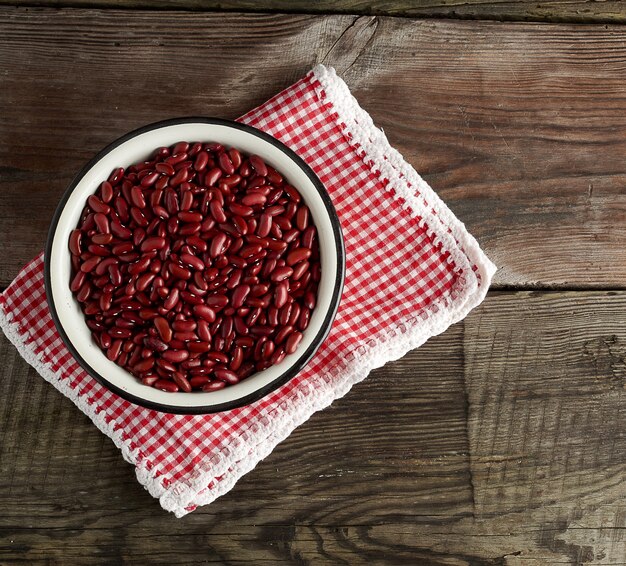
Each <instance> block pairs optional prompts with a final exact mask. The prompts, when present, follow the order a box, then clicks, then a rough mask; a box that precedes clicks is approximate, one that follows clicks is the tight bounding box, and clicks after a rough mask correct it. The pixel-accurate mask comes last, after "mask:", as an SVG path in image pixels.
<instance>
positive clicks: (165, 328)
mask: <svg viewBox="0 0 626 566" xmlns="http://www.w3.org/2000/svg"><path fill="white" fill-rule="evenodd" d="M154 327H155V328H156V330H157V332H158V333H159V336H160V337H161V340H163V342H165V343H167V342H170V341H171V340H172V329H171V328H170V326H169V324H168V322H167V319H165V318H163V317H162V316H158V317H156V318H155V319H154Z"/></svg>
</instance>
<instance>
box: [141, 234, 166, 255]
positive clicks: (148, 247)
mask: <svg viewBox="0 0 626 566" xmlns="http://www.w3.org/2000/svg"><path fill="white" fill-rule="evenodd" d="M165 244H166V241H165V238H160V237H158V236H153V237H150V238H146V239H145V240H144V241H143V242H142V243H141V251H142V252H151V251H153V250H161V249H163V248H164V247H165Z"/></svg>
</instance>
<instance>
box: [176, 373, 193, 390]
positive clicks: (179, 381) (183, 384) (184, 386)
mask: <svg viewBox="0 0 626 566" xmlns="http://www.w3.org/2000/svg"><path fill="white" fill-rule="evenodd" d="M172 379H173V380H174V383H175V384H176V385H177V386H178V387H179V389H181V390H182V391H185V392H186V393H190V392H191V384H190V383H189V381H188V380H187V378H186V377H185V376H184V375H183V374H182V373H181V372H179V371H175V372H174V373H173V374H172Z"/></svg>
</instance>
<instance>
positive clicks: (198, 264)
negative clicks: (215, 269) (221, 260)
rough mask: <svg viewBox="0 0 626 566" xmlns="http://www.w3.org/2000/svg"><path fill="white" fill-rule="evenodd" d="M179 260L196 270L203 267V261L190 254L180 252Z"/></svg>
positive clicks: (200, 269)
mask: <svg viewBox="0 0 626 566" xmlns="http://www.w3.org/2000/svg"><path fill="white" fill-rule="evenodd" d="M180 261H182V262H183V263H184V264H185V265H188V266H189V267H191V268H192V269H196V270H198V271H202V270H203V269H204V267H205V266H204V262H203V261H202V260H201V259H200V258H199V257H196V256H195V255H191V254H182V255H181V256H180Z"/></svg>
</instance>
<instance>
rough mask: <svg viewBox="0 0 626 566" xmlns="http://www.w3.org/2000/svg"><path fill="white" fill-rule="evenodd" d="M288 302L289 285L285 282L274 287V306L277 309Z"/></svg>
mask: <svg viewBox="0 0 626 566" xmlns="http://www.w3.org/2000/svg"><path fill="white" fill-rule="evenodd" d="M288 300H289V284H288V283H287V282H286V281H282V282H281V283H279V284H278V285H276V289H275V291H274V306H275V307H276V308H277V309H279V308H281V307H282V306H283V305H285V304H286V303H287V301H288Z"/></svg>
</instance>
